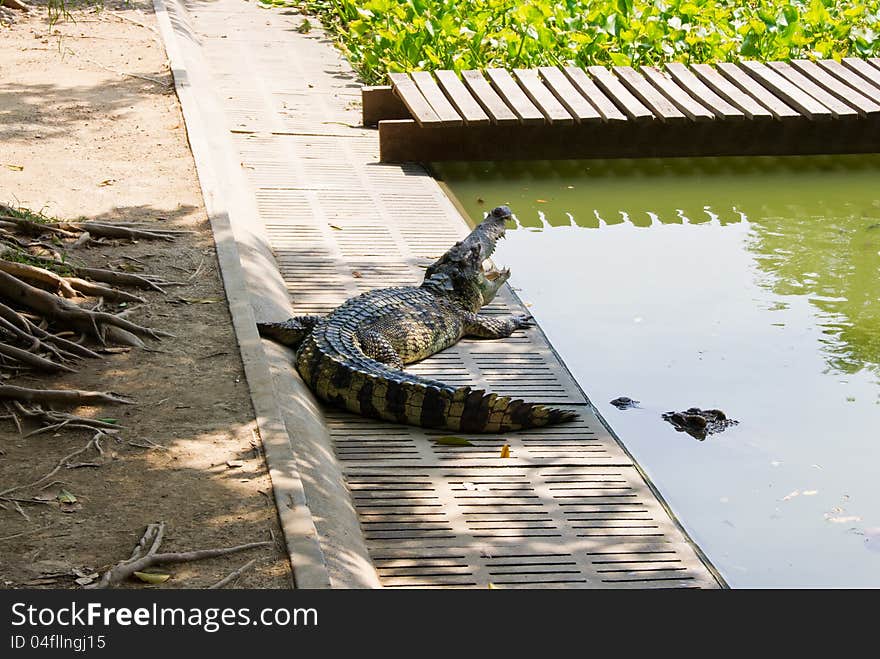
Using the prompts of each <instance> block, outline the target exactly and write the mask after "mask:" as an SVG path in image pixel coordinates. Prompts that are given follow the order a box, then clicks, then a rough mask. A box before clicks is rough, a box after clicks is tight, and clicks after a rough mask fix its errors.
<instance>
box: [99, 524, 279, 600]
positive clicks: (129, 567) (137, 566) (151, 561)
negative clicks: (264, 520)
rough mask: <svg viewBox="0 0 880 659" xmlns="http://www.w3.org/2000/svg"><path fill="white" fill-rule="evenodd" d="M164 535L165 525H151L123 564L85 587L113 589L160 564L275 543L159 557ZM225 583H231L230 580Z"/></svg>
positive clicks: (167, 554)
mask: <svg viewBox="0 0 880 659" xmlns="http://www.w3.org/2000/svg"><path fill="white" fill-rule="evenodd" d="M164 536H165V522H157V523H155V524H150V525H149V526H147V530H146V531H145V532H144V535H143V536H142V537H141V539H140V540H139V541H138V543H137V545H135V548H134V550H133V551H132V553H131V556H130V557H129V558H128V559H127V560H124V561H120V562H119V563H117V564H116V565H115V566H113V567H112V568H110V569H109V570H107V571H106V572H105V573H104V574H103V576H102V577H101V580H100V581H98V582H96V583H93V584H89V585H88V586H85V588H90V589H91V588H107V587H108V586H112V585H115V584H118V583H121V582H122V581H125V580H126V579H128V578H130V577H131V576H132V575H133V574H134V573H135V572H142V571H143V570H145V569H147V568H149V567H153V566H154V565H159V564H161V563H188V562H191V561H200V560H203V559H206V558H216V557H217V556H226V555H227V554H234V553H236V552H240V551H246V550H248V549H255V548H257V547H267V546H269V545H271V544H272V543H271V542H269V541H266V542H251V543H249V544H246V545H238V546H236V547H226V548H223V549H201V550H199V551H186V552H175V553H164V554H160V553H158V551H159V547H160V546H161V545H162V540H163V538H164ZM148 545H149V548H148ZM241 571H242V572H243V571H244V568H241ZM234 574H235V573H233V575H234ZM233 575H230V576H232V578H235V576H233ZM231 580H232V579H229V581H231ZM218 583H219V584H221V585H225V584H224V583H223V581H220V582H218ZM226 583H228V581H227V582H226ZM218 587H219V586H218Z"/></svg>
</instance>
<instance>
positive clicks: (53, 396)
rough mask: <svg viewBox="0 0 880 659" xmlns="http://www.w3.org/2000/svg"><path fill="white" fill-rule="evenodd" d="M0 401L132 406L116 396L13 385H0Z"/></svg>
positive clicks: (96, 392) (73, 405)
mask: <svg viewBox="0 0 880 659" xmlns="http://www.w3.org/2000/svg"><path fill="white" fill-rule="evenodd" d="M0 400H17V401H18V402H20V403H37V404H41V403H42V404H45V405H63V406H66V407H76V406H79V405H132V404H133V402H132V401H130V400H128V399H126V398H121V397H119V396H118V395H116V394H112V393H104V392H101V391H83V390H81V389H69V390H68V389H28V388H26V387H17V386H15V385H13V384H0Z"/></svg>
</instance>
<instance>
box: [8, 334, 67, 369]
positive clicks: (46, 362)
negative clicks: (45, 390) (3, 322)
mask: <svg viewBox="0 0 880 659" xmlns="http://www.w3.org/2000/svg"><path fill="white" fill-rule="evenodd" d="M0 355H6V356H7V357H12V358H13V359H15V360H17V361H19V362H21V363H22V364H27V365H28V366H31V367H33V368H35V369H37V370H39V371H47V372H49V373H56V372H58V371H67V372H68V373H75V372H76V371H75V370H74V369H72V368H70V367H69V366H65V365H64V364H59V363H57V362H53V361H52V360H51V359H46V358H44V357H40V356H39V355H35V354H34V353H32V352H29V351H28V350H22V349H21V348H16V347H15V346H11V345H8V344H6V343H3V342H2V341H0Z"/></svg>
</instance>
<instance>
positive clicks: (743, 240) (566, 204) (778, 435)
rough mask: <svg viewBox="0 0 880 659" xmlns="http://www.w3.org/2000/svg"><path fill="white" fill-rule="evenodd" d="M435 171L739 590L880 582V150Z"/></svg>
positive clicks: (574, 370)
mask: <svg viewBox="0 0 880 659" xmlns="http://www.w3.org/2000/svg"><path fill="white" fill-rule="evenodd" d="M434 169H435V174H436V175H437V176H438V178H440V179H441V180H443V181H444V182H445V184H446V185H448V186H449V188H450V189H451V191H452V192H453V193H454V195H455V197H456V198H457V200H458V202H459V203H460V204H461V206H462V207H463V208H464V209H465V211H466V212H467V214H468V215H469V216H470V218H471V220H472V221H474V222H476V221H479V220H480V219H481V218H482V217H483V214H484V213H485V212H486V211H488V210H490V209H491V208H492V207H493V206H496V205H499V204H508V205H509V206H510V207H511V208H512V209H513V211H514V213H515V215H516V224H515V226H511V230H509V231H508V233H507V240H505V241H503V242H502V243H501V245H500V248H499V250H498V252H497V253H496V256H495V261H496V262H497V263H499V264H500V265H507V266H510V267H511V269H512V271H513V276H512V278H511V282H510V283H511V285H512V286H513V287H514V288H515V289H516V290H517V291H518V294H519V295H520V297H521V298H522V299H523V301H524V302H526V303H528V304H530V305H531V306H530V311H531V312H532V313H533V315H534V316H535V318H536V319H537V320H538V321H539V323H540V324H541V326H542V327H543V329H544V330H545V332H546V333H547V335H548V337H549V339H550V341H551V342H552V343H553V345H554V346H555V347H556V349H557V350H558V351H559V353H560V354H561V356H562V358H563V360H564V361H565V363H566V364H567V365H568V367H569V368H570V369H571V371H572V373H573V374H574V376H575V378H576V379H577V380H578V382H579V383H580V385H581V386H582V387H583V389H584V391H585V392H586V393H587V395H588V396H589V397H590V399H591V400H592V402H593V403H594V404H595V405H596V407H597V409H598V410H599V412H600V413H601V415H602V416H603V417H604V418H605V419H606V420H607V421H608V423H609V425H610V426H611V427H612V428H613V429H614V431H615V433H616V434H617V436H618V437H620V439H621V440H622V442H623V443H624V444H625V445H626V447H627V448H628V449H629V450H630V452H631V453H632V454H633V455H634V457H635V458H636V459H637V460H638V462H639V463H640V465H641V466H642V467H643V469H644V470H645V471H646V473H647V474H648V475H649V477H650V478H651V479H652V481H653V482H654V483H655V485H656V486H657V487H658V489H659V490H660V491H661V493H662V494H663V496H664V498H665V499H666V500H667V502H668V503H669V504H670V506H671V507H672V509H673V510H674V512H675V513H676V514H677V516H678V517H679V519H680V521H681V522H682V524H683V525H684V526H685V528H686V529H687V530H688V532H689V533H690V534H691V536H692V537H693V538H694V540H695V541H696V542H697V544H698V545H699V546H700V547H701V548H702V549H703V550H704V551H705V552H706V554H707V556H708V557H709V559H710V560H711V561H712V562H713V564H714V565H715V566H716V567H717V568H718V569H719V571H720V572H721V574H722V575H723V576H724V577H725V579H726V580H727V581H728V583H730V585H732V586H735V587H759V586H792V587H798V586H819V587H835V586H838V587H875V588H876V587H880V185H878V183H880V156H873V155H872V156H867V157H866V156H856V157H849V156H843V157H797V158H699V159H667V160H617V161H611V160H603V161H565V162H554V163H550V162H537V163H535V162H531V163H469V164H463V163H447V164H442V165H436V166H435V167H434ZM618 396H629V397H631V398H634V399H637V400H639V401H641V407H640V408H638V409H630V410H624V411H621V410H618V409H616V408H615V407H613V406H611V405H610V404H609V401H611V400H612V399H614V398H616V397H618ZM693 406H697V407H702V408H721V409H722V410H724V411H725V412H726V413H727V414H728V416H730V417H731V418H734V419H737V420H738V421H739V422H740V423H739V425H737V426H735V427H733V428H730V429H728V430H726V431H725V432H723V433H720V434H715V435H710V436H709V437H707V438H706V439H705V440H704V441H698V440H696V439H694V438H693V437H691V436H689V435H687V434H685V433H680V432H676V430H675V429H674V428H673V427H672V426H671V425H670V424H668V423H666V422H665V421H663V420H662V418H661V416H660V415H661V413H663V412H667V411H671V410H683V409H686V408H688V407H693Z"/></svg>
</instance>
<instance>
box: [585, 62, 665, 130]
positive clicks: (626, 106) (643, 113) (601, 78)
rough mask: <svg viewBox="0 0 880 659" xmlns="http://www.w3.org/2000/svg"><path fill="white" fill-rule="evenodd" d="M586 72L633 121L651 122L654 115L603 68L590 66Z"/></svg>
mask: <svg viewBox="0 0 880 659" xmlns="http://www.w3.org/2000/svg"><path fill="white" fill-rule="evenodd" d="M587 71H588V72H589V74H590V75H591V76H593V80H594V81H595V82H596V84H597V85H598V86H599V87H600V88H601V89H602V91H604V92H605V93H606V94H608V96H609V97H611V99H612V100H613V101H614V102H615V103H616V104H617V106H618V107H620V109H621V110H623V111H624V112H625V113H626V115H627V116H628V117H629V118H630V119H632V120H633V121H653V120H654V119H655V118H656V117H655V116H654V113H653V112H651V111H650V110H649V109H648V108H646V107H645V106H644V105H642V102H641V101H639V99H637V98H636V97H635V96H633V95H632V94H631V93H630V92H629V90H628V89H627V88H626V87H624V86H623V85H622V84H621V82H620V80H618V79H617V77H616V76H615V75H614V74H613V73H611V71H609V70H608V69H606V68H605V67H604V66H591V67H588V68H587Z"/></svg>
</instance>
